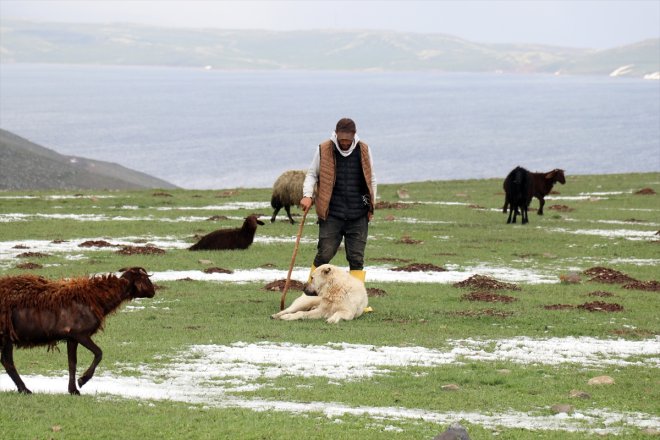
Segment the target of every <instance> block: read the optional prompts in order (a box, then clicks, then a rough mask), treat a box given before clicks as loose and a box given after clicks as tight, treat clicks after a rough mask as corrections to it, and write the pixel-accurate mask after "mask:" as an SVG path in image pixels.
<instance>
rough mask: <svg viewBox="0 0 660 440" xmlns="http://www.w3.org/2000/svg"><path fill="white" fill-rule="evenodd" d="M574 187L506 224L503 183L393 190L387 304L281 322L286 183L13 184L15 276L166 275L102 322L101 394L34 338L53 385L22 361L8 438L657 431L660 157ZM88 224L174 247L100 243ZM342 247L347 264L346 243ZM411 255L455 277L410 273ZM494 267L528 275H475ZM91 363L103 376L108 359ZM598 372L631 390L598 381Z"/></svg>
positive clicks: (4, 243) (376, 254)
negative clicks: (615, 276) (337, 318)
mask: <svg viewBox="0 0 660 440" xmlns="http://www.w3.org/2000/svg"><path fill="white" fill-rule="evenodd" d="M403 189H405V190H406V191H407V193H408V194H409V197H408V198H405V199H401V198H400V197H399V195H398V194H399V193H400V191H399V190H403ZM554 189H555V190H556V191H557V192H559V194H553V195H552V196H551V197H550V198H548V199H547V200H546V206H545V215H544V216H538V215H537V214H536V212H535V208H536V207H537V206H538V202H537V201H536V200H534V202H532V210H531V211H530V223H529V224H527V225H524V226H523V225H520V224H516V225H507V224H506V216H505V215H504V214H502V212H501V207H502V203H503V200H504V195H503V192H502V189H501V180H500V179H485V180H461V181H435V182H419V183H408V184H398V185H394V184H391V185H380V186H379V199H380V201H381V202H390V204H389V207H387V208H382V209H378V210H377V211H376V215H375V217H374V220H373V222H372V223H371V225H370V231H369V235H370V240H369V243H368V245H367V256H366V270H367V287H368V288H370V289H374V290H372V294H373V296H371V297H370V299H369V304H370V305H371V306H372V307H373V309H374V311H373V312H372V313H368V314H365V315H363V316H362V317H360V318H359V319H357V320H355V321H351V322H341V323H339V324H338V325H330V324H327V323H325V322H324V321H305V322H302V321H299V322H282V321H275V320H271V319H270V318H269V317H270V315H271V314H272V313H274V312H276V311H277V310H278V309H279V301H280V293H279V291H269V290H266V289H265V288H264V286H265V285H266V284H267V283H269V282H270V281H275V280H281V279H283V278H285V277H286V273H287V269H288V266H289V263H290V260H291V255H292V251H293V245H294V242H295V235H296V233H297V231H298V226H297V225H295V226H293V225H290V224H289V223H288V221H285V216H284V215H282V214H281V215H280V217H279V218H278V221H277V222H275V223H273V224H271V223H270V222H269V221H268V219H269V217H270V215H271V209H270V207H269V201H270V190H269V189H244V188H238V189H226V190H216V191H194V190H176V191H169V190H168V191H167V193H165V192H163V191H136V192H130V191H97V192H82V193H81V192H77V191H75V192H74V191H71V192H45V191H40V192H35V191H31V192H0V276H10V275H16V274H20V273H26V272H28V273H33V274H38V275H43V276H46V277H52V278H56V277H71V276H87V275H92V274H98V273H108V272H117V271H118V270H119V269H120V268H123V267H128V266H142V267H144V268H146V269H147V270H148V271H149V272H150V273H153V276H152V279H153V280H154V282H155V283H156V285H157V286H158V287H159V289H158V290H157V293H156V296H155V297H154V298H153V299H145V300H140V301H135V302H132V303H129V304H127V305H125V306H124V307H123V308H122V309H121V310H120V311H119V312H118V313H116V314H114V315H112V316H110V317H108V320H107V321H106V325H105V330H104V331H103V332H102V333H99V334H97V335H96V336H95V338H94V339H95V340H96V342H97V343H98V344H99V345H100V346H101V348H102V349H103V350H104V358H103V361H102V362H101V364H100V366H99V368H98V369H97V371H96V375H95V377H94V378H93V379H92V380H91V381H90V382H89V383H88V384H86V385H85V386H84V387H83V388H82V389H81V393H82V396H80V397H74V396H69V395H68V394H66V389H67V381H66V350H65V349H62V347H64V346H65V345H63V344H60V351H58V350H54V351H51V352H47V351H46V349H45V348H36V349H31V350H18V351H15V353H14V357H15V362H16V366H17V368H18V370H19V372H20V373H21V375H22V377H23V379H24V381H25V382H26V385H27V386H28V388H31V389H32V391H34V394H33V395H29V396H26V395H19V394H18V393H16V391H15V390H16V388H15V386H14V384H13V383H12V382H11V380H10V379H9V377H8V376H7V375H6V374H5V373H4V371H3V372H2V374H1V375H0V432H2V434H1V435H0V436H1V437H2V438H8V439H35V438H36V439H44V438H53V439H86V438H102V439H105V438H108V439H110V438H112V439H115V438H131V439H132V438H186V439H219V438H228V439H229V438H232V439H233V438H240V439H280V438H287V439H303V438H305V439H307V438H321V439H323V438H327V439H354V438H360V439H382V438H392V439H432V438H433V437H434V436H435V435H437V434H438V433H440V432H442V431H444V430H445V429H446V428H447V427H448V426H449V425H450V424H452V423H455V422H460V423H461V424H462V425H463V426H464V427H465V428H466V429H467V430H468V432H469V433H470V437H471V438H472V439H490V438H501V439H581V438H626V439H628V438H652V437H653V436H654V435H657V434H658V432H659V431H660V374H659V367H660V339H659V336H658V335H660V313H659V312H660V307H659V305H660V299H659V297H658V290H657V288H658V283H657V282H658V280H659V279H660V270H658V269H659V268H660V236H658V232H659V230H660V199H659V196H658V195H657V194H655V192H658V191H660V173H646V174H625V175H592V176H567V183H566V185H563V186H561V185H559V186H556V187H555V188H554ZM640 190H644V191H641V192H642V193H641V194H638V192H640ZM294 211H297V210H294ZM297 212H299V211H297ZM251 213H258V214H261V215H263V217H262V220H264V221H265V222H266V225H265V226H261V227H259V229H258V230H257V237H256V239H255V243H254V244H253V245H252V246H251V247H250V248H249V249H248V250H245V251H202V252H190V251H188V250H187V249H186V248H187V246H189V245H191V244H192V243H193V242H194V241H195V239H194V237H195V236H196V235H203V234H206V233H208V232H210V231H212V230H215V229H219V228H230V227H236V226H239V225H240V224H241V222H242V219H243V218H244V217H245V216H247V215H249V214H251ZM213 216H224V217H218V218H216V219H214V220H209V218H211V217H213ZM298 218H300V216H299V217H298ZM315 220H316V218H315V216H314V215H312V214H310V215H309V216H308V218H307V222H306V225H305V228H304V233H303V235H304V236H303V239H302V243H301V246H300V250H299V252H298V256H297V259H296V270H295V272H294V274H295V275H294V278H296V279H298V280H300V281H304V280H305V278H306V275H307V271H308V267H309V264H310V263H311V261H312V260H313V257H314V254H315V250H316V234H317V232H318V228H317V226H316V224H315ZM88 240H96V241H100V240H104V241H106V242H108V243H110V244H112V245H124V246H125V245H131V246H135V247H144V246H146V245H147V244H153V245H154V246H155V247H157V248H159V249H162V250H164V251H165V252H164V253H159V254H151V255H142V254H134V255H124V254H121V253H118V252H117V251H118V250H119V249H120V247H119V246H116V247H81V246H80V244H81V243H83V242H84V241H88ZM333 263H335V264H337V265H339V266H346V261H345V257H344V253H343V248H342V249H340V252H339V253H338V255H337V256H336V257H335V259H334V261H333ZM28 265H29V266H28ZM408 265H413V266H415V265H416V266H422V265H434V266H437V267H441V268H443V269H445V271H442V272H439V271H438V272H432V271H423V272H414V271H411V269H409V270H408V271H406V270H403V271H393V270H391V269H394V268H401V267H405V266H408ZM28 267H33V268H31V269H30V268H28ZM209 267H219V268H223V269H228V270H230V271H233V273H232V274H220V273H217V274H206V273H204V272H203V271H204V269H208V268H209ZM598 267H600V268H607V269H612V270H616V271H619V272H621V273H622V274H625V275H628V276H629V277H631V278H634V279H636V280H638V281H640V282H642V283H638V284H637V285H633V286H632V288H631V286H625V285H624V283H622V282H615V283H605V282H602V281H592V278H594V275H593V272H588V273H585V271H587V270H588V269H593V268H598ZM601 272H602V269H601ZM475 274H479V275H483V276H488V277H490V278H491V279H493V280H498V281H501V282H507V283H512V284H515V286H516V287H517V288H513V287H512V286H509V288H505V289H502V290H496V289H494V288H492V286H491V285H486V284H484V285H483V286H481V287H475V288H473V289H470V288H460V287H455V286H454V283H456V282H457V281H464V280H467V279H469V278H470V277H472V276H473V275H475ZM615 281H616V280H615ZM654 281H655V283H653V282H654ZM644 288H646V290H644ZM375 289H378V290H375ZM654 289H655V290H654ZM299 294H300V292H299V291H296V290H290V291H289V293H288V296H287V303H290V302H291V301H293V299H294V298H295V297H296V296H297V295H299ZM78 357H79V361H78V371H79V373H81V372H82V371H83V369H84V368H86V367H87V365H88V364H89V363H90V362H91V356H90V354H89V353H88V352H87V351H86V350H84V349H82V348H81V349H80V350H79V356H78ZM598 376H609V377H611V378H613V379H614V384H611V385H590V384H588V382H589V380H590V379H592V378H594V377H598ZM556 405H568V407H564V408H559V407H557V406H556Z"/></svg>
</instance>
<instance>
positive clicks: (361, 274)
mask: <svg viewBox="0 0 660 440" xmlns="http://www.w3.org/2000/svg"><path fill="white" fill-rule="evenodd" d="M349 273H350V274H351V275H352V276H354V277H355V278H357V279H358V280H360V281H362V284H364V279H365V277H366V276H367V273H366V272H365V271H363V270H351V271H349Z"/></svg>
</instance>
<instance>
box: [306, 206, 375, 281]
mask: <svg viewBox="0 0 660 440" xmlns="http://www.w3.org/2000/svg"><path fill="white" fill-rule="evenodd" d="M368 233H369V220H368V218H367V216H366V215H365V216H363V217H360V218H358V219H355V220H342V219H338V218H335V217H332V216H328V219H327V220H320V221H319V243H318V245H317V253H316V257H315V258H314V266H316V267H319V266H320V265H322V264H326V263H329V262H330V260H332V258H333V257H334V256H335V255H336V254H337V250H338V249H339V245H340V244H341V240H342V238H343V239H344V247H345V248H346V259H347V260H348V265H349V268H350V270H362V269H363V268H364V248H365V246H366V245H367V235H368Z"/></svg>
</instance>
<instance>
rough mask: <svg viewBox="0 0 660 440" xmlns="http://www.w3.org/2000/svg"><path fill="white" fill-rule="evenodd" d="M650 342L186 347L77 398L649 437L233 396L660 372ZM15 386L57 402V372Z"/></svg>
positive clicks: (588, 426) (100, 382)
mask: <svg viewBox="0 0 660 440" xmlns="http://www.w3.org/2000/svg"><path fill="white" fill-rule="evenodd" d="M658 341H659V338H657V337H656V338H654V339H647V340H642V341H627V340H622V339H617V340H600V339H595V338H589V337H579V338H575V337H567V338H550V339H533V338H527V337H517V338H512V339H499V340H474V339H464V340H448V341H447V347H446V348H445V349H442V350H441V349H428V348H424V347H387V346H385V347H383V346H381V347H379V346H373V345H359V344H347V343H328V344H326V345H320V346H319V345H300V344H292V343H271V342H259V343H244V342H237V343H233V344H231V345H228V346H220V345H193V346H190V347H186V348H185V349H183V350H182V351H180V352H179V353H178V354H176V355H175V356H174V358H173V361H172V363H170V364H164V365H161V366H158V367H153V368H152V367H150V366H145V365H142V366H137V367H132V366H121V368H120V370H122V371H126V372H132V373H138V374H139V376H138V377H135V376H120V377H114V376H111V375H109V374H104V375H97V376H96V377H95V378H94V379H93V380H92V381H90V382H89V383H88V384H87V385H86V386H85V388H84V392H85V393H93V394H113V395H119V396H123V397H126V398H135V399H156V400H173V401H179V402H186V403H191V404H200V405H208V406H212V407H220V408H244V409H249V410H253V411H282V412H288V413H315V412H321V413H323V414H325V415H326V416H327V417H330V418H335V417H340V416H345V415H352V416H366V417H371V418H373V419H377V420H388V421H411V420H423V421H426V422H437V423H449V422H452V421H455V420H457V419H458V420H466V421H468V422H470V423H474V424H478V425H481V426H484V427H487V428H502V427H504V428H511V429H514V428H522V429H529V430H532V431H534V430H536V431H538V430H556V431H589V432H593V433H610V434H611V433H623V432H625V430H626V429H631V428H635V429H644V428H652V427H657V426H659V425H660V418H659V417H657V416H656V415H653V414H644V413H633V412H627V413H617V412H613V411H610V410H607V409H583V410H579V411H575V412H574V413H573V414H570V415H569V414H558V415H552V416H550V415H547V411H548V408H541V409H538V410H535V411H530V412H515V411H509V412H505V413H497V412H488V413H478V412H434V411H431V410H428V409H418V408H402V407H368V406H360V407H352V406H348V405H345V404H342V403H335V402H331V403H328V402H304V403H302V402H301V403H299V402H288V401H275V400H263V399H259V398H254V399H244V398H240V397H239V396H236V395H235V393H241V392H246V391H258V390H259V389H261V388H266V387H271V388H272V387H274V386H275V382H274V380H275V379H277V378H279V377H282V376H288V377H299V378H301V380H300V384H304V383H305V382H304V379H305V378H308V377H310V376H312V377H322V378H326V379H328V381H329V382H332V383H337V384H341V383H342V381H344V382H350V381H356V380H365V379H369V378H371V377H373V376H376V375H391V374H397V375H405V374H409V373H408V372H406V371H405V369H404V370H402V368H406V367H417V368H419V367H425V368H435V367H441V366H443V365H447V364H452V365H460V364H461V363H462V362H463V361H464V360H470V361H471V362H472V361H475V360H477V361H481V362H494V363H495V364H496V363H497V362H500V361H502V360H506V361H512V362H515V363H520V364H548V365H559V364H562V363H573V364H579V365H584V366H585V367H590V368H595V369H599V368H602V365H616V366H618V367H625V366H629V365H644V366H647V367H656V368H657V366H658V365H659V362H660V360H659V359H658V357H657V356H658V354H660V344H658ZM654 356H655V357H654ZM629 358H634V360H631V359H629ZM495 364H494V365H495ZM415 374H417V373H415ZM411 377H413V378H414V377H415V376H414V375H413V376H411ZM23 378H24V380H25V382H26V383H27V385H28V386H29V387H30V388H31V389H32V390H33V391H35V392H48V393H65V392H66V386H65V384H66V374H65V372H62V373H60V374H59V377H46V376H27V375H24V376H23ZM14 388H15V387H14V384H13V383H12V382H11V379H9V377H8V376H7V375H3V376H0V390H3V391H5V390H6V391H9V390H12V389H14ZM365 423H371V421H365Z"/></svg>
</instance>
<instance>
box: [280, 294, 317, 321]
mask: <svg viewBox="0 0 660 440" xmlns="http://www.w3.org/2000/svg"><path fill="white" fill-rule="evenodd" d="M320 302H321V299H320V298H319V297H318V296H307V295H301V296H299V297H298V298H296V300H295V301H294V302H292V303H291V305H290V306H289V307H287V308H286V309H284V310H282V311H281V312H279V313H275V314H274V315H271V316H270V317H271V318H273V319H284V318H282V317H283V316H284V315H288V314H291V313H296V312H300V311H306V310H310V309H312V308H314V307H316V306H318V305H319V303H320Z"/></svg>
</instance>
